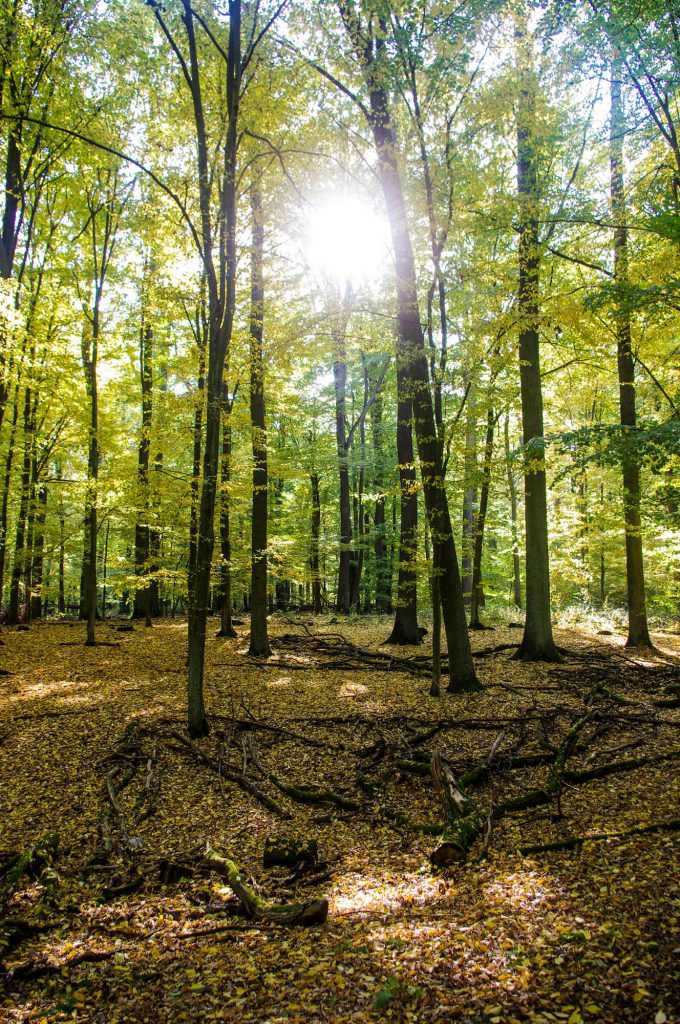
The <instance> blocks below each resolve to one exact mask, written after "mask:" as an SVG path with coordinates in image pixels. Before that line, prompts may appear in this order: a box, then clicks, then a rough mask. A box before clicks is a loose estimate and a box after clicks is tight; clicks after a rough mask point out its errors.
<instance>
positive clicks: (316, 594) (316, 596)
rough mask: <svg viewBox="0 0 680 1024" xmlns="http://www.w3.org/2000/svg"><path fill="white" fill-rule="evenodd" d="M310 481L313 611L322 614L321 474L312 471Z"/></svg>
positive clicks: (310, 555)
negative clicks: (320, 568)
mask: <svg viewBox="0 0 680 1024" xmlns="http://www.w3.org/2000/svg"><path fill="white" fill-rule="evenodd" d="M309 482H310V485H311V488H312V540H311V545H310V554H309V568H310V573H311V577H312V611H313V612H314V614H315V615H320V614H321V612H322V610H323V606H322V602H321V577H320V573H319V533H320V531H321V496H320V493H319V474H318V473H310V476H309Z"/></svg>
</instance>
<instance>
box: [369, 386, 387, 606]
mask: <svg viewBox="0 0 680 1024" xmlns="http://www.w3.org/2000/svg"><path fill="white" fill-rule="evenodd" d="M371 442H372V446H373V489H374V491H375V494H376V499H375V512H374V514H373V555H374V558H375V610H376V612H378V614H384V613H385V612H388V611H389V610H390V603H391V600H390V599H391V573H390V567H389V562H388V554H387V545H386V542H385V533H386V531H385V491H386V484H385V452H384V446H383V400H382V395H380V394H378V395H376V397H375V400H374V402H373V405H372V406H371Z"/></svg>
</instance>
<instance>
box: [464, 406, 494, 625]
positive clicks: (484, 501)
mask: <svg viewBox="0 0 680 1024" xmlns="http://www.w3.org/2000/svg"><path fill="white" fill-rule="evenodd" d="M495 426H496V417H495V416H494V413H493V409H489V411H488V413H487V419H486V439H485V442H484V465H483V467H482V486H481V488H480V494H479V509H478V511H477V515H476V517H475V551H474V558H473V566H472V601H471V604H470V626H471V627H472V628H473V629H480V628H481V625H482V624H481V622H480V619H479V609H480V607H481V605H482V601H483V598H484V594H483V592H482V555H483V552H484V527H485V526H486V513H487V509H488V507H489V489H490V486H491V459H492V457H493V435H494V428H495Z"/></svg>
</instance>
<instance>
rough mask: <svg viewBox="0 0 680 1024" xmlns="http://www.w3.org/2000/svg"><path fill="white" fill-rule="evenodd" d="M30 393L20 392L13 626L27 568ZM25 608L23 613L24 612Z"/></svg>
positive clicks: (31, 440)
mask: <svg viewBox="0 0 680 1024" xmlns="http://www.w3.org/2000/svg"><path fill="white" fill-rule="evenodd" d="M32 410H33V391H32V388H31V387H30V386H28V387H26V389H25V391H24V414H23V421H24V423H23V425H24V446H23V448H24V450H23V460H22V468H21V480H20V485H21V491H20V498H19V512H18V515H17V526H16V540H15V544H14V562H13V563H12V577H11V582H10V591H9V608H8V611H7V622H8V623H9V624H10V625H16V623H17V622H19V619H20V614H21V611H20V604H21V596H20V594H21V580H22V578H23V577H24V576H25V574H26V569H27V565H28V559H27V549H28V543H27V542H28V535H29V534H28V531H29V523H28V511H29V504H30V500H31V470H32V464H33V448H34V437H33V430H32V415H31V414H32ZM28 610H29V609H28V608H27V612H28Z"/></svg>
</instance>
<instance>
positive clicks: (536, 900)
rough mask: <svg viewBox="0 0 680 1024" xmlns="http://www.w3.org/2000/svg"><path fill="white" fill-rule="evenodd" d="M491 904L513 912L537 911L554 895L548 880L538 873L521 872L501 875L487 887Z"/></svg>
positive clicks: (487, 894) (530, 871)
mask: <svg viewBox="0 0 680 1024" xmlns="http://www.w3.org/2000/svg"><path fill="white" fill-rule="evenodd" d="M485 893H486V897H487V899H488V900H489V902H490V903H501V904H505V905H506V906H510V907H512V909H513V910H532V911H533V910H535V909H536V908H537V907H539V906H540V905H541V904H542V903H544V902H545V901H546V899H547V898H548V897H549V896H550V895H552V892H551V889H550V886H549V883H548V880H547V879H546V878H545V876H544V875H542V874H540V872H538V871H533V870H520V871H513V872H512V873H509V874H505V875H499V876H498V877H497V878H495V879H494V881H492V882H489V883H488V884H487V885H486V887H485Z"/></svg>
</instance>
